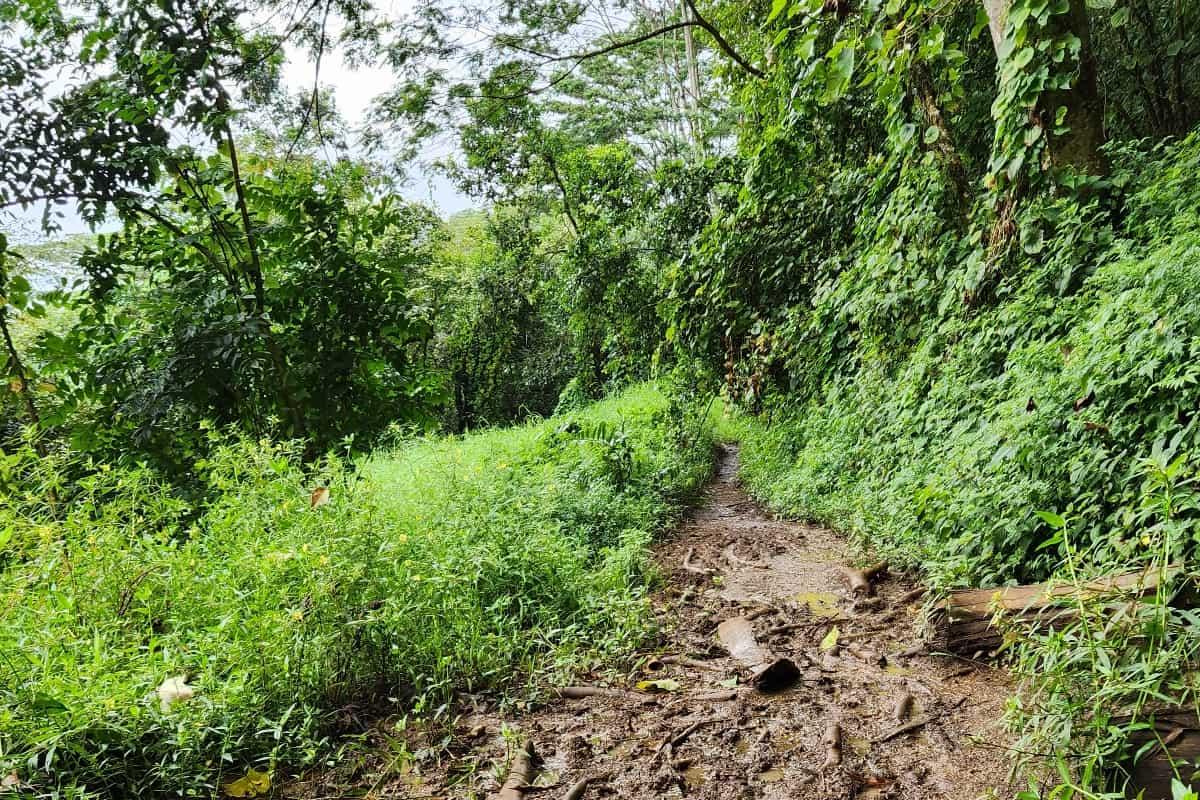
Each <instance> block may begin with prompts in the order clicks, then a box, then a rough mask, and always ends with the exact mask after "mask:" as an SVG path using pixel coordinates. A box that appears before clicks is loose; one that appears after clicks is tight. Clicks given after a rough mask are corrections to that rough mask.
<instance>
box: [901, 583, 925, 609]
mask: <svg viewBox="0 0 1200 800" xmlns="http://www.w3.org/2000/svg"><path fill="white" fill-rule="evenodd" d="M925 591H926V589H925V587H924V586H918V587H917V588H915V589H913V590H912V591H910V592H905V593H904V594H902V595H900V596H899V597H897V598H896V602H895V605H898V606H906V605H908V604H909V603H911V602H913V601H914V600H920V599H921V598H922V597H924V596H925Z"/></svg>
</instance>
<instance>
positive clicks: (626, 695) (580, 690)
mask: <svg viewBox="0 0 1200 800" xmlns="http://www.w3.org/2000/svg"><path fill="white" fill-rule="evenodd" d="M558 696H559V697H562V698H564V699H566V700H583V699H585V698H588V697H616V698H619V699H622V700H633V701H637V702H641V703H657V702H658V700H657V698H655V697H654V696H653V695H650V694H644V693H642V692H631V691H629V690H627V689H610V688H608V687H606V686H564V687H563V688H561V689H559V690H558Z"/></svg>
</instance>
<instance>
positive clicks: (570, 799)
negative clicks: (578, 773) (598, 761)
mask: <svg viewBox="0 0 1200 800" xmlns="http://www.w3.org/2000/svg"><path fill="white" fill-rule="evenodd" d="M606 779H607V776H605V775H596V776H591V775H589V776H587V777H584V778H580V779H579V780H577V781H575V783H573V784H572V785H571V788H570V789H567V793H566V794H564V795H563V796H562V800H579V798H581V797H583V793H584V792H586V791H587V787H588V784H589V783H591V782H593V781H603V780H606Z"/></svg>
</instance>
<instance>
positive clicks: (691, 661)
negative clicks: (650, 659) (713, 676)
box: [659, 656, 729, 672]
mask: <svg viewBox="0 0 1200 800" xmlns="http://www.w3.org/2000/svg"><path fill="white" fill-rule="evenodd" d="M659 661H661V662H662V663H664V664H675V665H677V666H680V667H691V668H692V669H706V670H709V671H710V672H728V671H729V670H728V669H726V668H725V667H722V666H720V665H719V664H713V663H711V662H709V661H701V660H699V659H697V658H688V657H687V656H663V657H662V658H660V659H659Z"/></svg>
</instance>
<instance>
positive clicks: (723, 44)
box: [684, 0, 767, 78]
mask: <svg viewBox="0 0 1200 800" xmlns="http://www.w3.org/2000/svg"><path fill="white" fill-rule="evenodd" d="M684 2H686V3H687V6H688V8H689V9H691V12H692V21H693V22H694V23H695V24H697V25H699V26H700V27H701V28H703V29H704V30H706V31H708V35H709V36H711V37H713V39H714V40H715V41H716V43H717V46H718V47H720V48H721V50H722V51H724V53H725V55H727V56H729V57H730V58H732V59H733V60H734V61H735V62H736V63H737V65H738V66H739V67H741V68H742V69H744V70H746V72H749V73H750V74H751V75H753V76H754V77H756V78H766V77H767V75H766V73H765V72H763V71H762V70H760V69H759V68H758V67H756V66H754V65H753V64H751V63H750V62H749V61H747V60H746V59H745V58H743V57H742V56H741V54H740V53H738V51H737V50H734V49H733V45H731V44H730V43H729V42H728V41H726V39H725V37H724V36H722V35H721V32H720V31H719V30H717V28H716V26H714V25H713V24H712V23H711V22H709V21H708V20H706V19H705V18H704V17H703V16H702V15H701V14H700V10H699V9H697V8H696V3H695V0H684Z"/></svg>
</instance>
